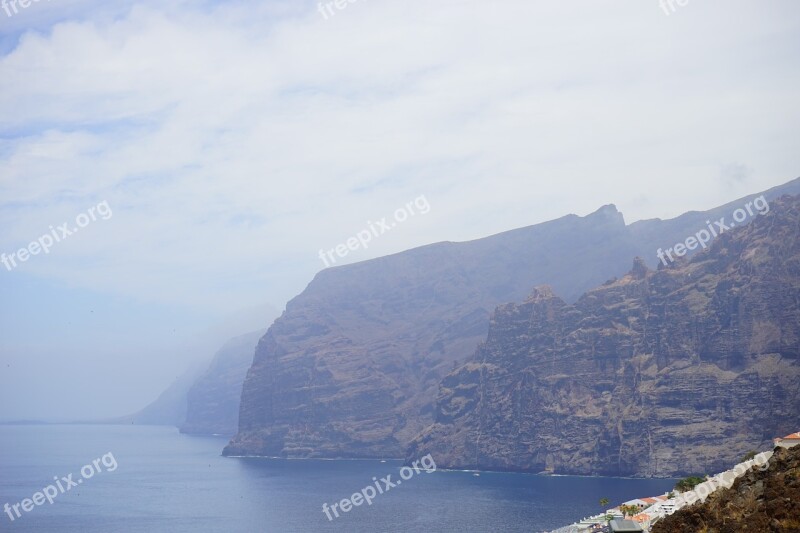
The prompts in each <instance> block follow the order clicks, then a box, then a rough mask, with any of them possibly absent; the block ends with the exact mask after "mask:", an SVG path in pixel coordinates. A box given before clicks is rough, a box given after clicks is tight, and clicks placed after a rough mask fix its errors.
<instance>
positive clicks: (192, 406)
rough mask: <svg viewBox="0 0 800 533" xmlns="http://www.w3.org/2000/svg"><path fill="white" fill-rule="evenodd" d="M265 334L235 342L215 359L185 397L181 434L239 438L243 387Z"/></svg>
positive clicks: (244, 336)
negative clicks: (257, 348) (237, 430)
mask: <svg viewBox="0 0 800 533" xmlns="http://www.w3.org/2000/svg"><path fill="white" fill-rule="evenodd" d="M264 333H265V330H260V331H255V332H252V333H247V334H245V335H240V336H239V337H236V338H233V339H231V340H229V341H228V342H226V343H225V344H224V345H223V346H222V348H220V349H219V351H218V352H217V353H216V354H215V355H214V358H213V360H212V361H211V364H210V365H209V366H208V368H207V369H206V371H205V372H204V373H203V374H202V375H201V376H200V377H199V378H197V380H196V381H195V382H194V383H193V384H192V386H191V387H190V388H189V390H188V391H187V392H186V393H185V394H186V400H185V404H186V411H185V420H184V421H183V422H182V423H181V424H180V425H179V427H180V430H181V433H189V434H200V435H225V436H226V437H231V436H233V435H235V434H236V428H237V426H238V422H239V401H240V399H241V395H242V383H243V382H244V378H245V376H246V375H247V370H248V369H249V368H250V364H251V363H252V362H253V353H254V352H255V348H256V344H258V340H259V339H260V338H261V337H262V336H263V335H264Z"/></svg>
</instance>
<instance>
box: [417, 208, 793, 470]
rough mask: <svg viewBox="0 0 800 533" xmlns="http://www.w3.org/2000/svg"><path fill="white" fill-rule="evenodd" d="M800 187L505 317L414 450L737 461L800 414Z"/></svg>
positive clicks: (517, 458)
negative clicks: (702, 240)
mask: <svg viewBox="0 0 800 533" xmlns="http://www.w3.org/2000/svg"><path fill="white" fill-rule="evenodd" d="M799 236H800V197H784V198H782V199H780V200H776V201H773V203H772V206H771V210H770V212H769V213H768V214H766V215H763V216H759V217H757V218H756V219H754V220H753V222H752V223H751V224H749V225H748V226H746V227H741V228H736V229H735V230H731V231H730V232H726V233H724V234H722V235H720V237H719V238H718V239H717V240H716V241H715V242H714V243H713V245H712V246H711V248H709V250H707V251H705V252H702V253H698V254H697V255H695V256H694V257H692V258H691V259H690V260H680V261H678V262H676V263H675V264H672V265H671V266H670V267H668V268H660V269H659V270H658V271H655V272H654V271H651V270H649V269H648V268H647V267H646V265H645V264H644V263H643V262H642V261H641V260H638V259H637V260H636V261H635V262H634V267H633V269H632V270H631V271H630V272H629V273H628V274H627V275H625V276H623V277H622V278H621V279H618V280H612V281H609V282H607V283H606V284H604V285H602V286H600V287H598V288H596V289H593V290H591V291H589V292H587V293H586V294H585V295H584V296H582V297H581V298H580V299H579V300H578V301H577V302H575V303H574V304H570V303H568V302H567V301H565V300H562V299H561V298H559V297H558V296H557V295H556V293H557V291H553V290H551V289H550V288H548V287H539V288H537V289H535V290H534V291H533V294H531V296H530V297H529V298H528V299H527V301H525V302H524V303H522V304H519V305H515V304H507V305H503V306H501V307H499V308H497V310H496V311H495V313H494V316H493V317H492V321H491V326H490V329H489V334H488V338H487V340H486V342H485V343H484V344H482V345H481V346H480V347H479V348H478V350H477V351H476V353H475V355H474V356H473V357H472V358H471V360H470V361H469V362H468V363H466V364H465V365H463V366H461V367H459V368H457V369H456V370H454V371H453V372H451V373H450V374H449V375H448V376H446V377H445V378H444V380H443V381H442V384H441V387H440V390H439V396H438V400H437V407H436V421H435V423H434V424H433V425H432V426H430V427H429V428H427V429H426V431H425V432H424V433H423V434H422V435H420V436H419V437H418V438H417V439H416V440H415V441H414V442H413V443H412V446H411V449H410V452H409V454H408V457H417V456H419V455H420V454H426V453H432V454H433V456H434V458H435V460H436V462H437V464H438V465H440V466H441V467H443V468H470V469H471V468H477V469H489V470H517V471H532V472H541V471H548V472H555V473H563V474H599V475H625V476H678V475H685V474H694V473H705V472H714V471H720V470H724V468H725V467H726V465H728V464H733V463H734V462H736V459H737V458H738V457H740V456H741V454H742V452H743V450H749V449H754V448H759V447H762V446H763V445H765V444H768V443H769V442H770V439H771V438H772V437H773V436H774V435H778V434H783V432H788V431H790V430H793V429H794V428H796V427H797V426H798V425H800V361H799V360H798V359H799V358H800V243H799V242H798V239H799Z"/></svg>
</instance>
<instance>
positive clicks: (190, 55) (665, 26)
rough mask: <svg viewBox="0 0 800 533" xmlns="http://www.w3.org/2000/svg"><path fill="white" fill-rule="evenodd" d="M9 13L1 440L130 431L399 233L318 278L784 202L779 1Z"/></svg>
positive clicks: (784, 2) (785, 12) (789, 124)
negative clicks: (519, 231) (76, 427)
mask: <svg viewBox="0 0 800 533" xmlns="http://www.w3.org/2000/svg"><path fill="white" fill-rule="evenodd" d="M18 1H19V0H18ZM662 4H663V5H662ZM15 5H16V8H17V13H14V12H13V7H12V6H9V5H8V4H7V3H6V4H2V5H0V228H2V229H1V230H0V252H2V253H5V254H6V256H8V255H10V254H12V253H14V252H16V251H17V250H19V249H20V248H22V247H28V245H29V243H31V242H34V241H36V242H37V243H39V245H40V248H42V247H44V246H47V248H48V251H47V253H46V254H45V253H43V251H41V252H40V253H38V254H37V255H31V256H30V257H28V258H27V260H25V261H24V262H23V261H21V260H18V261H17V264H16V266H14V267H12V268H10V269H9V268H8V267H6V266H3V264H0V294H2V303H3V305H2V311H1V312H0V420H3V419H48V420H72V419H88V418H97V417H109V416H117V415H122V414H126V413H129V412H133V411H136V410H138V409H140V408H141V407H143V406H144V405H145V404H147V403H148V402H149V401H151V400H153V399H154V398H155V397H156V396H157V395H158V394H159V393H160V392H161V391H162V390H163V389H164V388H165V387H166V386H168V385H169V384H170V383H171V382H172V380H174V379H175V378H176V377H177V376H178V375H180V374H182V373H183V372H184V371H185V370H186V368H187V367H188V366H189V365H190V364H193V363H196V362H197V361H203V360H205V359H208V358H209V357H211V355H212V354H213V353H214V352H215V351H216V350H217V349H218V348H219V347H220V346H221V344H222V343H223V342H224V341H225V340H226V339H227V338H229V337H232V336H234V335H238V334H242V333H246V332H249V331H252V330H256V329H259V328H261V327H266V326H267V325H268V324H269V322H270V321H271V319H272V318H274V317H275V316H277V314H279V313H280V312H281V310H282V309H283V308H284V306H285V304H286V302H287V301H288V300H290V299H291V298H292V297H294V296H296V295H297V294H299V293H300V292H302V290H303V289H304V288H305V287H306V285H307V284H308V283H309V281H310V280H311V279H312V278H313V276H314V275H315V274H316V273H317V272H318V271H320V270H321V269H323V268H324V267H325V260H322V259H321V258H320V251H323V255H324V252H325V251H327V250H334V249H335V248H336V246H337V245H343V244H344V243H346V242H347V241H348V239H350V238H352V237H355V236H356V235H357V234H358V233H359V232H362V231H364V230H365V229H367V228H369V227H370V226H371V225H372V227H374V224H375V223H376V221H379V220H381V219H382V218H383V217H387V218H389V219H390V220H395V218H394V216H395V215H394V214H395V213H396V211H397V210H398V209H402V210H407V216H406V218H407V220H403V221H401V222H397V223H396V226H395V227H392V229H391V231H387V232H386V233H385V234H380V235H378V236H377V237H375V238H373V239H372V241H371V242H369V243H368V246H367V247H366V248H365V247H361V246H359V247H357V249H351V250H348V252H347V255H346V256H345V257H344V258H342V257H339V256H334V257H335V259H336V263H335V264H336V265H340V264H347V263H353V262H357V261H363V260H366V259H370V258H374V257H379V256H383V255H386V254H391V253H396V252H400V251H403V250H406V249H409V248H413V247H417V246H421V245H425V244H429V243H433V242H439V241H464V240H471V239H475V238H479V237H483V236H487V235H491V234H495V233H498V232H501V231H505V230H509V229H513V228H518V227H522V226H528V225H531V224H535V223H539V222H543V221H547V220H552V219H554V218H558V217H561V216H563V215H566V214H570V213H575V214H578V215H586V214H589V213H591V212H593V211H595V210H596V209H598V208H599V207H600V206H602V205H604V204H609V203H613V204H615V205H616V206H617V207H618V209H619V210H620V211H622V213H623V214H624V215H625V219H626V221H627V222H628V223H630V222H634V221H636V220H640V219H646V218H655V217H658V218H671V217H674V216H677V215H679V214H681V213H683V212H686V211H689V210H702V209H708V208H711V207H714V206H717V205H721V204H723V203H726V202H729V201H732V200H734V199H737V198H739V197H741V196H744V195H746V194H749V193H754V192H758V191H761V190H765V189H768V188H770V187H773V186H776V185H779V184H782V183H785V182H787V181H789V180H791V179H793V178H796V177H798V176H800V150H798V149H797V148H798V145H799V144H800V143H799V141H800V129H798V127H797V125H798V124H800V101H799V99H798V98H797V95H798V94H800V70H798V68H797V65H798V52H800V39H798V38H797V36H798V35H800V4H798V3H797V2H796V1H795V0H775V1H767V2H752V1H740V0H725V1H722V0H705V1H702V2H701V1H699V0H689V1H688V3H686V5H684V6H678V5H677V3H676V2H673V3H672V4H671V5H673V6H674V9H673V8H670V7H669V5H670V2H668V1H667V0H663V1H662V2H661V3H660V2H659V0H617V1H605V0H571V1H565V2H549V1H548V2H544V1H535V0H504V1H503V2H498V3H490V2H478V1H475V0H436V1H434V2H408V1H407V0H406V1H400V0H356V1H354V2H351V3H345V4H340V5H344V6H345V7H344V8H343V9H339V8H337V7H336V5H335V4H331V5H330V6H328V7H326V6H325V5H324V4H317V3H314V2H303V1H298V0H293V1H291V2H278V1H266V2H253V1H248V2H224V3H217V2H198V1H192V2H184V1H171V2H161V1H159V2H155V1H140V2H127V1H122V2H114V3H113V5H108V3H106V2H96V1H89V0H86V1H83V0H75V1H70V0H40V1H38V2H33V3H30V4H29V5H28V7H25V8H22V7H21V6H20V5H19V3H18V2H17V4H15ZM5 6H7V7H8V9H9V12H10V13H11V16H8V13H9V12H6V11H5V8H6V7H5ZM415 201H416V202H417V203H416V204H414V202H415ZM409 203H411V206H414V205H416V206H417V207H416V208H413V207H411V208H409V207H407V206H408V205H409ZM420 206H427V208H425V209H421V208H420ZM411 209H413V214H411V211H410V210H411ZM65 223H66V224H67V226H66V227H65V226H64V224H65ZM62 228H63V229H64V230H67V231H68V232H69V233H68V234H66V233H64V232H63V230H62ZM74 229H78V230H79V231H71V230H74ZM48 236H51V237H52V239H49V237H48ZM56 237H58V239H56ZM50 240H52V241H53V242H52V244H50V243H49V241H50ZM328 258H329V259H328V262H330V256H328Z"/></svg>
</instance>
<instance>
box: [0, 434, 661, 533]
mask: <svg viewBox="0 0 800 533" xmlns="http://www.w3.org/2000/svg"><path fill="white" fill-rule="evenodd" d="M225 443H226V439H223V438H211V437H192V436H187V435H181V434H179V433H178V432H177V430H175V429H171V428H163V427H150V426H71V425H56V426H0V450H2V451H1V452H0V477H1V478H2V483H0V505H3V504H5V503H9V504H11V505H13V504H14V503H18V502H20V501H22V500H23V499H25V498H31V497H32V495H33V494H34V493H36V492H38V491H41V490H42V489H43V488H44V487H46V486H47V485H49V484H51V483H53V478H54V477H55V476H58V477H66V476H67V475H68V474H69V473H73V474H74V479H76V480H77V479H78V478H80V477H81V475H80V469H81V467H83V466H84V465H85V464H88V463H91V462H92V461H93V460H94V459H96V458H98V457H102V456H103V455H105V454H107V453H109V452H110V453H112V454H113V455H114V458H115V459H116V462H117V464H118V467H117V468H116V469H115V470H114V471H113V472H110V471H106V469H105V468H103V467H101V469H102V470H103V471H102V472H100V473H97V474H95V475H94V476H93V477H92V478H91V479H86V480H83V481H84V482H83V483H82V484H81V485H80V486H78V487H75V488H72V489H71V490H69V491H68V492H65V493H64V494H59V495H58V496H57V497H56V498H55V499H54V502H53V504H48V503H47V502H45V503H44V504H43V505H42V506H37V507H34V508H33V510H32V511H31V512H28V513H23V514H22V517H21V518H17V519H15V520H14V521H13V522H11V521H10V519H9V518H8V516H7V515H6V514H3V515H1V516H2V522H0V523H2V526H0V531H12V532H17V531H19V532H21V531H36V532H49V531H53V532H55V531H58V532H60V533H64V532H76V533H77V532H85V531H105V532H111V531H113V532H119V533H139V532H147V533H153V532H161V531H164V532H176V533H181V532H187V533H188V532H198V531H208V532H216V531H220V532H231V531H234V532H279V533H292V532H310V531H323V532H324V531H348V532H353V533H360V532H371V533H372V532H376V531H382V532H388V531H409V532H417V531H419V532H431V533H436V532H463V531H486V532H527V533H530V532H532V531H543V530H547V529H552V528H555V527H558V526H562V525H566V524H568V523H571V522H573V521H575V520H576V519H578V518H580V517H582V516H586V515H589V514H596V513H597V512H599V511H600V510H601V509H600V507H599V502H598V495H603V496H605V497H607V498H609V499H610V500H611V502H612V503H620V502H622V501H625V500H628V499H632V498H635V497H641V496H649V495H654V494H660V493H663V492H665V491H667V490H668V489H669V488H670V487H672V485H673V484H674V480H668V479H617V478H587V477H560V476H554V477H547V476H536V475H526V474H504V473H481V474H480V476H475V475H473V473H470V472H444V471H437V472H433V473H431V474H427V473H425V472H424V471H422V472H421V473H420V474H417V475H415V476H414V477H412V478H410V479H409V480H408V481H406V482H405V484H404V485H402V486H398V487H396V488H394V489H391V490H390V491H389V492H385V493H384V494H381V495H378V496H377V497H376V498H375V499H374V500H373V502H372V505H371V506H370V508H369V510H367V506H366V504H362V505H361V506H360V507H354V508H352V509H351V510H350V511H349V512H348V513H346V514H343V515H342V516H341V517H340V518H338V519H334V520H333V521H328V519H327V518H326V516H325V514H324V513H323V512H322V504H323V503H328V504H329V505H330V504H332V503H335V502H338V501H340V500H341V499H343V498H348V497H350V496H351V495H352V494H353V493H355V492H358V491H360V490H361V489H362V488H364V487H366V486H367V485H370V484H371V483H373V482H372V478H373V477H376V478H382V477H385V476H386V475H387V474H391V475H392V479H393V480H396V479H398V478H399V474H398V472H399V468H400V467H401V465H402V464H401V462H399V461H387V462H386V463H381V462H380V461H321V460H319V461H318V460H277V459H258V458H224V457H221V456H220V450H221V449H222V447H223V446H224V445H225Z"/></svg>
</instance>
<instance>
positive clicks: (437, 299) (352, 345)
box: [225, 179, 800, 457]
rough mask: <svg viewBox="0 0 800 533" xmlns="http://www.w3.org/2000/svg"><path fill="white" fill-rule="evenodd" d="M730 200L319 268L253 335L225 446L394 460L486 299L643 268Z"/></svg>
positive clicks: (420, 424) (610, 212)
mask: <svg viewBox="0 0 800 533" xmlns="http://www.w3.org/2000/svg"><path fill="white" fill-rule="evenodd" d="M782 192H800V179H797V180H794V181H792V182H789V183H787V184H785V185H782V186H780V187H776V188H775V189H772V190H770V191H767V192H766V193H764V194H765V195H766V197H767V198H768V199H772V198H774V197H775V196H777V195H779V194H781V193H782ZM743 201H744V199H743V200H739V201H737V202H733V203H732V204H729V205H728V206H722V207H719V208H716V209H715V210H712V211H709V212H706V213H702V212H692V213H687V214H685V215H682V216H681V217H678V218H676V219H672V220H666V221H661V220H649V221H644V222H639V223H636V224H633V225H631V226H625V223H624V220H623V218H622V215H621V214H620V213H619V212H617V210H616V208H614V207H613V206H606V207H604V208H602V209H600V210H599V211H598V212H596V213H594V214H592V215H589V216H587V217H583V218H581V217H577V216H574V215H570V216H567V217H563V218H561V219H558V220H555V221H552V222H547V223H544V224H538V225H536V226H531V227H527V228H521V229H518V230H513V231H509V232H506V233H501V234H499V235H494V236H492V237H487V238H484V239H480V240H476V241H471V242H466V243H450V242H446V243H439V244H434V245H430V246H425V247H422V248H418V249H414V250H409V251H407V252H403V253H400V254H396V255H393V256H389V257H383V258H379V259H375V260H371V261H365V262H363V263H357V264H353V265H346V266H342V267H337V268H332V269H328V270H325V271H323V272H321V273H319V274H318V275H317V276H316V277H315V278H314V280H313V281H312V282H311V283H310V284H309V286H308V287H307V288H306V290H305V291H303V293H302V294H301V295H299V296H298V297H296V298H295V299H293V300H292V301H291V302H289V304H288V305H287V308H286V311H285V312H284V314H283V316H282V317H281V318H279V319H278V320H277V321H276V322H275V323H274V324H273V326H272V327H271V328H270V329H269V331H268V333H267V335H265V336H264V338H263V339H262V340H261V341H260V343H259V345H258V348H257V350H256V355H255V359H254V361H253V366H252V368H251V369H250V371H249V372H248V377H247V379H246V380H245V384H244V388H243V391H242V402H241V410H240V417H239V418H240V427H239V433H238V434H237V435H236V437H235V438H234V439H233V440H232V442H231V444H230V445H229V446H228V447H227V448H226V449H225V453H226V454H232V455H239V454H245V455H269V456H284V457H286V456H291V457H312V456H315V457H387V456H390V457H402V456H403V454H404V452H405V451H406V449H407V445H408V444H409V443H410V441H411V439H413V438H414V437H415V436H416V435H417V434H418V433H419V432H420V431H421V430H422V429H424V428H425V427H426V426H428V425H429V424H430V423H431V422H433V413H434V404H435V400H436V394H437V390H438V385H439V382H440V380H441V379H442V378H443V377H444V376H445V375H446V374H447V373H448V372H449V371H451V370H452V369H453V368H454V367H455V366H457V365H459V364H461V363H463V362H464V361H466V360H467V359H468V358H469V357H470V356H471V355H472V353H473V352H474V349H475V347H476V346H477V344H478V342H480V341H481V340H483V339H484V338H485V336H486V332H487V330H488V326H489V316H490V314H491V312H492V311H493V310H494V308H495V307H496V306H497V305H499V304H501V303H504V302H509V301H520V300H521V299H523V298H525V296H526V295H527V294H528V293H529V292H530V288H531V287H533V286H535V285H538V284H542V283H547V284H549V285H551V286H552V287H553V288H554V290H555V291H556V292H557V293H558V294H559V295H561V296H562V297H563V298H564V299H565V300H566V301H567V302H571V301H574V300H575V299H577V298H578V297H579V296H580V295H581V294H582V293H584V292H585V291H586V290H589V289H590V288H592V287H594V286H596V285H598V284H599V283H602V282H603V281H605V280H606V279H608V278H610V277H612V276H618V275H622V274H623V273H624V272H625V271H626V270H627V269H628V268H629V265H630V261H631V259H632V258H633V257H634V256H636V255H642V256H645V257H647V258H649V259H648V261H650V263H651V264H652V265H654V264H655V263H657V262H658V260H657V259H656V257H655V253H656V250H657V249H658V248H659V247H667V246H672V245H673V244H674V243H676V242H679V241H682V240H684V239H685V238H686V236H687V235H691V234H692V233H694V232H695V231H697V229H698V227H697V226H698V224H699V228H702V227H704V226H705V223H704V221H705V220H706V219H707V218H709V217H712V216H713V217H714V219H715V220H716V218H717V216H718V215H719V214H720V213H723V214H726V215H729V214H730V211H731V208H732V207H733V206H734V205H735V206H736V207H738V206H739V205H741V203H743ZM687 228H688V229H687ZM689 230H691V231H689Z"/></svg>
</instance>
